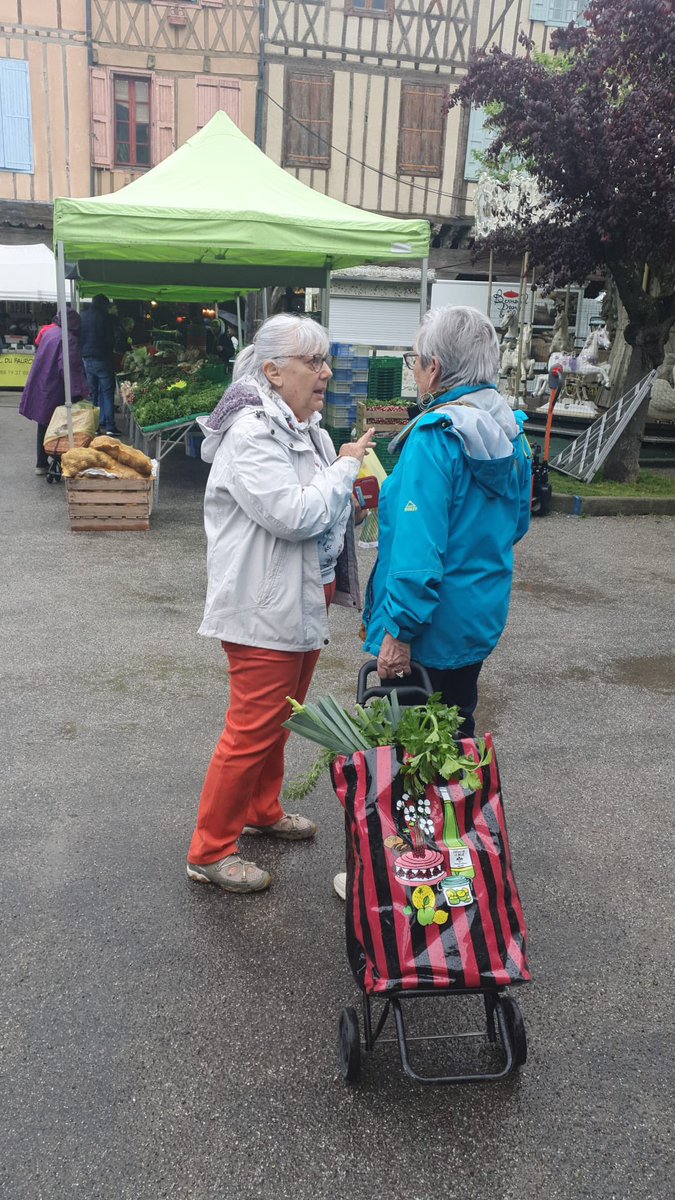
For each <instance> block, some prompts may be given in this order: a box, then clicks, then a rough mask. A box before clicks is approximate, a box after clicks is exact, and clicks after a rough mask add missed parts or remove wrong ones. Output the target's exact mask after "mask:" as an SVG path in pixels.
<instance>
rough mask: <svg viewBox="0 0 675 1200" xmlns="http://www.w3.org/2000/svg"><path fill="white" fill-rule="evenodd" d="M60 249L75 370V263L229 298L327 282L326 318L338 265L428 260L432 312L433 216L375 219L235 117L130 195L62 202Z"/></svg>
mask: <svg viewBox="0 0 675 1200" xmlns="http://www.w3.org/2000/svg"><path fill="white" fill-rule="evenodd" d="M54 242H55V247H56V256H57V282H58V284H59V306H60V308H61V310H62V320H63V329H64V363H67V353H66V350H65V336H66V335H65V331H66V321H65V307H66V301H65V262H66V259H67V260H68V261H69V262H76V263H77V269H78V275H79V278H80V279H81V280H82V281H83V282H84V281H87V282H94V283H96V284H97V289H98V290H101V291H106V290H108V289H111V287H112V286H113V285H131V286H144V287H147V288H150V289H152V288H158V287H165V286H168V287H172V288H176V289H177V288H179V287H181V288H182V287H186V288H188V289H190V288H204V289H205V290H207V291H208V293H209V296H211V297H217V295H218V293H219V291H220V290H221V289H223V288H232V289H235V290H236V289H243V290H251V289H254V288H260V287H267V286H272V285H275V284H286V285H294V284H305V285H308V286H318V287H322V288H323V289H324V297H325V307H324V321H325V322H327V320H328V303H327V297H328V282H329V279H330V272H331V270H336V269H338V268H341V267H354V266H361V265H363V264H366V263H391V262H401V261H410V260H411V259H422V260H423V269H422V296H423V300H422V304H421V307H422V310H424V308H425V307H426V262H427V256H428V251H429V225H428V223H427V222H426V221H418V220H410V221H399V220H395V219H393V218H390V217H384V216H380V215H378V214H376V213H369V212H365V211H364V210H363V209H359V208H353V207H351V206H350V205H348V204H342V203H341V202H340V201H339V200H334V199H332V198H331V197H330V196H326V195H324V194H323V193H321V192H316V191H314V190H313V189H312V188H310V187H307V186H306V185H305V184H303V183H301V182H300V181H299V180H298V179H295V178H294V177H293V176H292V175H289V174H287V172H286V171H284V170H283V169H282V168H281V167H279V166H277V165H276V163H274V162H272V160H271V159H269V158H267V157H266V155H264V154H263V153H262V151H261V150H259V149H258V147H257V146H255V145H254V144H253V142H251V141H250V140H249V139H248V138H247V137H246V136H245V134H243V133H242V132H241V130H239V129H238V128H237V126H236V125H235V124H234V123H233V122H232V121H231V120H230V118H229V117H227V116H226V115H225V113H223V112H218V113H216V115H215V116H214V117H212V119H211V120H210V121H209V123H208V125H205V126H204V128H203V129H201V130H200V131H199V132H198V133H196V134H195V136H194V137H192V138H189V140H188V141H187V142H186V143H185V144H184V145H183V146H181V147H180V149H178V150H176V151H175V153H174V154H171V155H170V156H169V157H168V158H166V159H164V161H163V162H161V163H159V164H158V165H157V166H156V167H154V168H153V169H152V170H151V171H148V172H146V173H145V174H144V175H141V176H139V178H138V179H135V180H134V181H133V183H130V184H128V185H127V186H126V187H124V188H121V189H120V190H119V191H118V192H113V193H111V194H110V195H107V196H95V197H93V198H91V199H83V200H73V199H57V200H56V201H55V203H54ZM111 294H112V293H111ZM65 374H66V380H65V382H66V396H67V401H69V399H70V386H69V385H70V380H69V377H68V376H69V371H68V370H67V369H66V372H65Z"/></svg>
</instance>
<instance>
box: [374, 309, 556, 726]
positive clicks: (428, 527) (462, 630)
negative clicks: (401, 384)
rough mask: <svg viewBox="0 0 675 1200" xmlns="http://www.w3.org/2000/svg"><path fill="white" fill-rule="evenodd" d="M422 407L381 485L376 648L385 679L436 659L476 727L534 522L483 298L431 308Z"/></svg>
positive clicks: (524, 462)
mask: <svg viewBox="0 0 675 1200" xmlns="http://www.w3.org/2000/svg"><path fill="white" fill-rule="evenodd" d="M407 357H408V359H409V364H408V365H410V366H412V368H413V371H414V374H415V380H416V382H417V386H418V388H419V391H420V397H421V401H420V407H421V408H422V413H421V415H419V416H418V417H416V418H415V419H414V420H413V421H411V422H410V424H409V425H408V426H407V427H406V429H404V430H403V432H402V433H401V434H399V435H398V437H397V438H396V439H394V440H395V442H396V443H397V448H400V450H401V456H400V459H399V461H398V463H397V465H396V469H395V470H394V471H393V473H392V474H391V476H390V477H389V478H388V479H387V480H386V481H385V483H384V484H383V486H382V490H381V493H380V514H379V516H380V535H379V555H378V560H377V563H376V565H375V568H374V570H373V573H372V575H371V578H370V581H369V584H368V591H367V596H366V605H365V612H364V624H365V626H366V639H365V647H364V648H365V650H366V651H367V652H368V653H370V654H371V655H374V656H377V662H378V672H379V675H380V677H381V678H382V679H393V678H397V677H398V678H403V677H404V676H405V675H408V674H410V660H411V659H413V660H414V661H416V662H419V663H422V664H423V665H424V666H425V667H426V668H427V670H428V672H429V675H430V678H431V682H432V684H433V686H434V689H435V690H436V691H439V692H440V693H441V696H442V697H443V699H444V701H445V702H446V703H447V704H456V705H458V706H459V708H460V711H461V714H462V716H463V718H464V724H463V726H462V733H463V734H464V735H465V736H468V737H470V736H472V734H473V732H474V710H475V708H476V704H477V701H478V676H479V674H480V670H481V667H482V665H483V662H484V660H485V659H486V658H487V656H488V654H490V652H491V651H492V650H494V648H495V646H496V645H497V642H498V641H499V638H500V637H501V634H502V632H503V630H504V627H505V625H506V619H507V616H508V609H509V600H510V596H511V581H512V576H513V547H514V544H515V543H516V542H517V541H518V540H519V538H521V537H522V536H523V534H524V533H526V531H527V529H528V526H529V522H530V494H531V486H532V480H531V475H532V471H531V456H530V451H529V447H528V444H527V441H526V439H525V437H524V435H523V433H522V430H521V426H520V423H519V421H518V420H517V419H516V417H517V415H519V414H514V413H513V412H512V410H511V408H510V407H509V404H508V403H507V401H506V400H505V399H504V398H503V396H501V395H500V394H499V392H498V391H497V388H496V382H497V374H498V369H499V344H498V341H497V335H496V333H495V330H494V327H493V326H492V324H491V322H490V321H489V320H488V319H487V317H485V316H483V314H482V313H480V312H478V311H477V310H476V309H473V308H460V307H450V308H440V309H434V310H432V311H431V312H428V313H427V315H426V317H425V318H424V320H423V322H422V325H421V327H420V329H419V331H418V334H417V338H416V343H415V351H414V353H413V354H412V355H409V356H407Z"/></svg>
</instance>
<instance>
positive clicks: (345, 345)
mask: <svg viewBox="0 0 675 1200" xmlns="http://www.w3.org/2000/svg"><path fill="white" fill-rule="evenodd" d="M330 353H331V354H332V355H333V357H334V358H355V357H356V358H365V359H366V360H369V359H370V346H364V345H362V344H360V343H356V344H354V343H352V342H331V344H330Z"/></svg>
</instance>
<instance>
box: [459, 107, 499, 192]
mask: <svg viewBox="0 0 675 1200" xmlns="http://www.w3.org/2000/svg"><path fill="white" fill-rule="evenodd" d="M485 115H486V114H485V111H484V109H482V108H472V109H471V116H470V117H469V132H468V134H467V139H466V160H465V163H464V178H465V179H467V180H475V179H478V176H479V175H480V173H481V171H482V170H483V165H482V163H480V162H478V160H477V159H476V158H475V154H476V153H482V152H483V150H487V148H488V146H489V145H490V142H492V141H494V138H495V134H494V131H493V130H490V129H485V128H484V122H485Z"/></svg>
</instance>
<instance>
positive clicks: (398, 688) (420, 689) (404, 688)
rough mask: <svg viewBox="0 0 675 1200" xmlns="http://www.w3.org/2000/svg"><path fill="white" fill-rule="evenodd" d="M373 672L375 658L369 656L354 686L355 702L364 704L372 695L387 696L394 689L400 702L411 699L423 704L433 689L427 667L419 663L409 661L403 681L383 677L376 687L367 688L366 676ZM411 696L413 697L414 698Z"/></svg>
mask: <svg viewBox="0 0 675 1200" xmlns="http://www.w3.org/2000/svg"><path fill="white" fill-rule="evenodd" d="M373 674H375V675H376V674H377V659H376V658H369V659H368V661H367V662H365V663H364V664H363V666H362V667H361V670H360V671H359V677H358V682H357V686H356V703H357V704H366V703H367V702H368V700H372V699H373V697H374V696H388V695H389V693H390V692H394V691H395V692H396V693H397V694H398V698H399V700H400V701H401V702H402V703H405V701H408V702H409V703H410V702H411V701H412V703H414V704H424V703H425V701H426V700H428V699H429V697H430V696H431V694H432V692H433V690H434V689H433V687H432V684H431V680H430V678H429V674H428V672H427V669H426V667H423V666H422V664H421V663H416V662H411V663H410V675H405V676H404V677H403V679H404V680H405V682H403V680H399V679H384V680H381V681H380V684H379V686H378V687H371V688H369V687H368V686H367V683H368V676H369V675H373ZM413 697H415V698H414V700H413Z"/></svg>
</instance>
